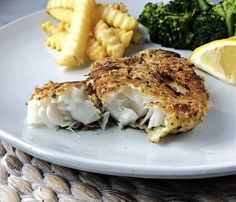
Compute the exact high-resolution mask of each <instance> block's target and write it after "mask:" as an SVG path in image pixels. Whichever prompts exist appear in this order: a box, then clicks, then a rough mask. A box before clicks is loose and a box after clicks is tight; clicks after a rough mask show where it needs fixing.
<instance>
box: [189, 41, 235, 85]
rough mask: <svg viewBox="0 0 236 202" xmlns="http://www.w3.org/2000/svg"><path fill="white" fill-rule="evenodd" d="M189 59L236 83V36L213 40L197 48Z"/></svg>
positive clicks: (210, 71)
mask: <svg viewBox="0 0 236 202" xmlns="http://www.w3.org/2000/svg"><path fill="white" fill-rule="evenodd" d="M189 61H190V62H191V63H193V64H194V65H195V66H196V67H197V68H199V69H201V70H203V71H205V72H207V73H209V74H211V75H213V76H215V77H217V78H218V79H220V80H222V81H224V82H226V83H229V84H231V85H236V37H234V38H227V39H221V40H216V41H212V42H210V43H207V44H204V45H202V46H200V47H198V48H196V49H195V50H194V51H193V52H192V54H191V55H190V56H189Z"/></svg>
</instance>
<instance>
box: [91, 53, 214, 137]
mask: <svg viewBox="0 0 236 202" xmlns="http://www.w3.org/2000/svg"><path fill="white" fill-rule="evenodd" d="M87 83H89V84H90V85H91V86H92V88H93V91H94V92H95V94H96V95H97V97H98V98H99V99H100V101H101V103H102V105H103V108H104V110H105V111H109V112H110V114H111V116H112V117H113V118H114V119H115V120H116V121H117V122H118V124H119V125H120V126H122V127H123V126H126V125H129V126H132V127H137V128H141V129H144V130H145V131H146V132H147V133H148V139H149V140H150V141H152V142H158V141H159V139H160V138H161V137H163V136H166V135H167V134H174V133H178V132H184V131H188V130H191V129H192V128H194V127H195V126H196V125H197V124H199V123H200V122H201V121H202V120H203V117H204V116H205V115H206V113H207V111H208V109H209V105H208V93H207V91H206V89H205V87H204V79H203V78H202V77H200V76H198V75H197V74H196V73H195V72H194V66H193V65H192V64H190V63H188V61H187V60H186V59H185V58H181V57H180V55H179V54H177V53H174V52H169V51H164V50H146V51H142V52H140V53H139V54H138V55H136V56H133V57H126V58H106V59H104V60H102V61H98V62H95V63H93V65H92V69H91V72H90V74H89V78H88V79H87Z"/></svg>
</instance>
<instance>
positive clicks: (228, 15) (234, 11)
mask: <svg viewBox="0 0 236 202" xmlns="http://www.w3.org/2000/svg"><path fill="white" fill-rule="evenodd" d="M213 10H214V11H215V12H217V13H218V14H219V15H221V16H222V17H223V18H224V19H225V22H226V25H227V29H228V34H229V36H233V35H235V31H236V30H235V22H236V21H235V16H236V1H235V0H224V1H221V2H220V3H218V4H216V5H213Z"/></svg>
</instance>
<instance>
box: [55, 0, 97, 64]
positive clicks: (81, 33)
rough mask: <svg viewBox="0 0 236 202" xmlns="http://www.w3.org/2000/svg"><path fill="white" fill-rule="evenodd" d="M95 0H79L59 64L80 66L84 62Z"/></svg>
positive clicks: (58, 60)
mask: <svg viewBox="0 0 236 202" xmlns="http://www.w3.org/2000/svg"><path fill="white" fill-rule="evenodd" d="M94 5H95V2H94V0H77V1H76V2H75V12H74V15H73V18H72V21H71V27H70V29H69V33H68V35H67V36H66V38H65V42H64V46H63V49H62V51H61V54H60V55H59V57H58V59H57V63H58V64H59V65H63V66H67V67H78V66H80V65H82V64H83V63H84V54H85V49H86V44H87V40H88V34H89V29H90V23H91V18H90V17H91V15H92V11H93V8H94Z"/></svg>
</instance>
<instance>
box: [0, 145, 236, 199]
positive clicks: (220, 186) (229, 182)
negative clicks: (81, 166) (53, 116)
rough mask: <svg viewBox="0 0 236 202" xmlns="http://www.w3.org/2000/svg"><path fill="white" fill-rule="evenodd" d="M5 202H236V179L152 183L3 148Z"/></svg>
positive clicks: (1, 192)
mask: <svg viewBox="0 0 236 202" xmlns="http://www.w3.org/2000/svg"><path fill="white" fill-rule="evenodd" d="M0 158H1V164H0V202H18V201H23V202H39V201H43V202H54V201H60V202H92V201H94V202H97V201H98V202H103V201H106V202H107V201H109V202H110V201H111V202H113V201H114V202H126V201H127V202H131V201H132V202H133V201H134V202H136V201H138V202H162V201H173V202H180V201H181V202H182V201H190V202H191V201H193V202H208V201H209V202H224V201H230V202H231V201H232V202H233V201H235V202H236V176H228V177H221V178H212V179H201V180H147V179H137V178H127V177H115V176H107V175H99V174H94V173H89V172H83V171H77V170H73V169H69V168H65V167H61V166H58V165H55V164H51V163H48V162H45V161H43V160H40V159H37V158H35V157H32V156H30V155H28V154H26V153H24V152H22V151H19V150H17V149H15V148H13V147H11V146H10V145H8V144H6V143H4V142H0Z"/></svg>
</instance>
